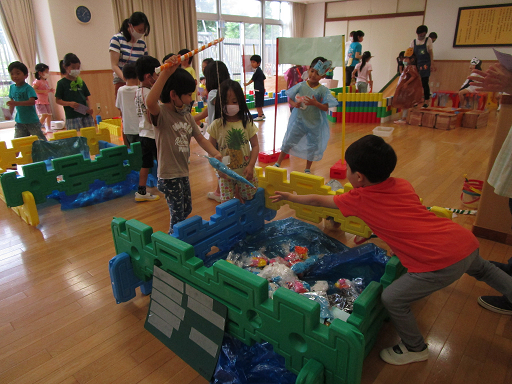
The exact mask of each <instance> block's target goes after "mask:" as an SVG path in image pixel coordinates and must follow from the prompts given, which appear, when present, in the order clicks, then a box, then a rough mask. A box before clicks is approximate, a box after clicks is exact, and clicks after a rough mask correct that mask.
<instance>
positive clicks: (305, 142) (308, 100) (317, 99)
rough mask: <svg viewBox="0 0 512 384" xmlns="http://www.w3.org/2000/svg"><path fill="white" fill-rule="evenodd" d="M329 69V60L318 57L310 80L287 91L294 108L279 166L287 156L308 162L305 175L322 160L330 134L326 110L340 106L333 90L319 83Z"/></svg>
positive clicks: (309, 73) (312, 65) (313, 65)
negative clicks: (314, 164) (316, 162)
mask: <svg viewBox="0 0 512 384" xmlns="http://www.w3.org/2000/svg"><path fill="white" fill-rule="evenodd" d="M330 66H331V62H330V61H328V60H327V59H325V58H323V57H316V58H315V59H314V60H313V61H312V62H311V66H310V68H309V70H308V80H307V81H303V82H302V83H299V84H297V85H296V86H294V87H293V88H290V89H289V90H288V91H286V95H287V96H288V100H289V103H290V104H291V106H292V107H293V108H294V109H293V111H292V114H291V116H290V120H289V121H288V128H287V129H286V134H285V136H284V139H283V144H282V145H281V153H280V154H279V158H278V159H277V163H275V166H276V167H280V166H281V162H282V161H283V160H284V158H285V157H286V155H287V154H288V153H289V154H291V155H293V156H297V157H300V158H301V159H305V160H306V169H305V170H304V172H305V173H311V165H312V164H313V161H319V160H322V157H323V155H324V151H325V148H327V142H328V141H329V135H330V132H329V122H328V121H327V110H328V109H329V107H335V106H337V105H338V101H337V100H336V99H335V98H334V96H332V94H331V91H330V90H329V89H328V88H327V87H325V86H323V85H322V84H320V80H321V79H323V78H324V77H325V73H326V72H327V70H328V69H329V67H330Z"/></svg>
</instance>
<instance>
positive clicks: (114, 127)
mask: <svg viewBox="0 0 512 384" xmlns="http://www.w3.org/2000/svg"><path fill="white" fill-rule="evenodd" d="M99 128H100V130H101V129H108V130H109V132H110V134H111V135H114V136H122V135H123V128H122V121H121V119H105V120H103V121H101V122H100V124H99Z"/></svg>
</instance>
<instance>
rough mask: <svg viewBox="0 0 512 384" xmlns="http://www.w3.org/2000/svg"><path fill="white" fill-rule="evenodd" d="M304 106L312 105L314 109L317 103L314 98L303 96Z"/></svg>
mask: <svg viewBox="0 0 512 384" xmlns="http://www.w3.org/2000/svg"><path fill="white" fill-rule="evenodd" d="M304 104H306V105H313V106H315V107H316V106H317V105H318V101H317V100H316V99H315V96H311V97H308V96H304Z"/></svg>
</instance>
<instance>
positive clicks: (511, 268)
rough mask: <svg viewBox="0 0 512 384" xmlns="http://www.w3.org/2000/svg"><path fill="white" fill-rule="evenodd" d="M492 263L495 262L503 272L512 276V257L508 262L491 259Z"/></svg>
mask: <svg viewBox="0 0 512 384" xmlns="http://www.w3.org/2000/svg"><path fill="white" fill-rule="evenodd" d="M490 263H491V264H494V265H495V266H497V267H498V268H499V269H501V270H502V271H503V272H505V273H507V274H508V275H510V276H512V257H511V258H510V259H509V260H508V264H504V263H500V262H498V261H490Z"/></svg>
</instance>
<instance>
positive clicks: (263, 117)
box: [254, 116, 265, 121]
mask: <svg viewBox="0 0 512 384" xmlns="http://www.w3.org/2000/svg"><path fill="white" fill-rule="evenodd" d="M263 120H265V116H258V117H256V118H255V119H254V121H263Z"/></svg>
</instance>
